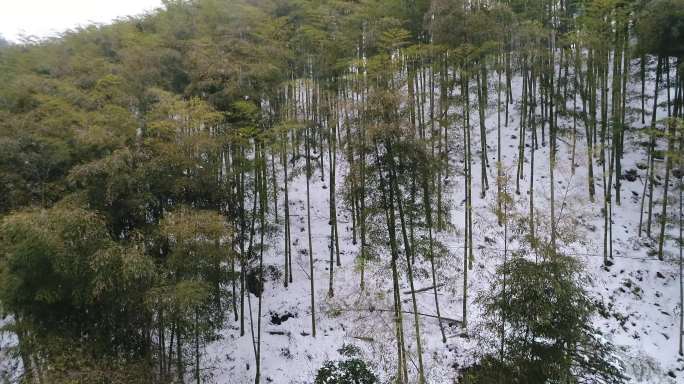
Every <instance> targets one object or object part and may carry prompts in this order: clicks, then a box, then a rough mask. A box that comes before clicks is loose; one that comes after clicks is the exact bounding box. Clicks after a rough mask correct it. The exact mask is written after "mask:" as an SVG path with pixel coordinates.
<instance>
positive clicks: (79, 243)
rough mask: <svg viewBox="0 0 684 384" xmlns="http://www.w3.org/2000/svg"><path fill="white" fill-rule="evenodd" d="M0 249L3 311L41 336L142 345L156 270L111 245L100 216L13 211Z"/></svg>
mask: <svg viewBox="0 0 684 384" xmlns="http://www.w3.org/2000/svg"><path fill="white" fill-rule="evenodd" d="M0 251H1V254H0V257H1V258H0V276H1V278H0V300H1V301H2V303H3V309H4V310H6V311H7V312H9V313H12V314H14V315H15V316H16V317H17V318H19V319H22V320H26V321H29V322H30V323H31V324H34V325H35V326H37V329H36V331H38V332H39V333H44V332H48V333H49V332H58V333H59V334H62V335H66V336H67V337H76V338H78V337H81V335H88V337H89V338H90V339H91V340H93V342H94V343H95V344H96V345H99V346H100V347H102V348H103V349H104V350H115V349H116V348H118V347H119V346H121V345H126V346H128V347H133V346H134V345H136V343H138V342H140V340H138V339H136V337H135V336H134V335H135V334H136V332H135V330H136V329H139V328H138V327H140V326H141V325H142V324H143V323H144V322H145V313H144V311H142V309H143V308H142V307H143V292H144V290H145V289H146V287H149V285H150V283H151V281H153V280H154V278H155V275H156V272H155V268H154V264H153V263H152V261H151V259H149V257H147V256H145V255H144V254H143V253H141V252H140V250H139V249H138V248H136V247H135V246H133V245H129V246H124V245H117V244H115V243H114V242H113V241H112V240H111V238H110V237H109V234H108V232H107V231H106V228H105V225H104V221H103V220H102V217H100V216H98V215H97V214H95V213H93V212H91V211H87V210H85V209H82V208H80V207H78V206H73V205H71V204H68V203H64V204H60V205H57V206H55V207H53V208H50V209H48V210H42V209H33V210H26V211H21V212H17V213H13V214H11V215H9V216H7V217H5V218H4V220H3V221H2V224H1V226H0ZM112 340H116V341H115V342H114V343H112Z"/></svg>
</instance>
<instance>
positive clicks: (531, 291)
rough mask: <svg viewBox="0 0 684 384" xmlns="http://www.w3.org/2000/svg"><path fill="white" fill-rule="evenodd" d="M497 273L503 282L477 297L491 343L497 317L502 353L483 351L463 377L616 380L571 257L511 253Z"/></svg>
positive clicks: (619, 378) (514, 380) (507, 380)
mask: <svg viewBox="0 0 684 384" xmlns="http://www.w3.org/2000/svg"><path fill="white" fill-rule="evenodd" d="M497 272H498V274H499V275H500V276H505V277H506V285H505V287H504V286H503V284H502V283H501V281H500V282H498V283H497V284H496V285H495V289H493V290H492V291H491V292H490V293H487V294H484V295H483V296H482V297H480V298H479V300H480V302H481V303H482V304H483V305H484V309H485V312H484V314H485V318H486V320H487V323H486V325H487V328H488V329H489V331H491V332H492V333H493V334H496V335H497V337H498V338H499V339H498V341H497V343H496V344H500V343H501V339H500V338H501V337H502V335H501V333H500V332H501V329H502V324H501V321H502V319H503V322H504V323H503V329H505V333H504V334H503V338H504V350H503V355H502V356H497V357H494V356H486V357H485V358H484V359H483V360H482V362H481V366H480V367H478V368H476V369H472V370H471V372H468V373H467V375H466V376H467V377H468V380H470V381H468V382H472V383H488V382H491V381H490V380H492V379H493V378H495V377H501V378H503V380H504V381H503V382H505V383H518V382H534V383H544V382H567V381H568V380H573V381H575V380H577V381H580V382H582V381H585V380H594V379H596V380H599V379H600V380H601V382H606V383H620V382H622V380H623V377H622V375H621V373H620V369H619V368H618V366H617V361H616V359H615V357H614V355H613V351H612V347H611V346H610V345H609V344H607V343H606V342H604V341H603V339H602V337H601V335H600V334H598V332H597V330H596V329H594V328H593V327H592V325H591V319H592V316H594V314H595V313H596V307H595V305H594V303H593V302H592V301H591V299H590V298H589V296H588V295H587V293H586V291H585V290H584V288H583V283H582V282H581V281H580V272H581V270H580V266H579V264H578V262H577V261H575V260H574V259H572V258H569V257H567V256H563V255H561V254H557V253H555V252H550V253H548V254H545V255H544V259H543V260H541V261H539V262H533V261H529V260H527V259H525V258H523V257H516V258H513V259H512V260H510V261H509V262H507V263H506V264H505V265H502V266H501V267H499V269H498V270H497ZM504 289H505V291H504Z"/></svg>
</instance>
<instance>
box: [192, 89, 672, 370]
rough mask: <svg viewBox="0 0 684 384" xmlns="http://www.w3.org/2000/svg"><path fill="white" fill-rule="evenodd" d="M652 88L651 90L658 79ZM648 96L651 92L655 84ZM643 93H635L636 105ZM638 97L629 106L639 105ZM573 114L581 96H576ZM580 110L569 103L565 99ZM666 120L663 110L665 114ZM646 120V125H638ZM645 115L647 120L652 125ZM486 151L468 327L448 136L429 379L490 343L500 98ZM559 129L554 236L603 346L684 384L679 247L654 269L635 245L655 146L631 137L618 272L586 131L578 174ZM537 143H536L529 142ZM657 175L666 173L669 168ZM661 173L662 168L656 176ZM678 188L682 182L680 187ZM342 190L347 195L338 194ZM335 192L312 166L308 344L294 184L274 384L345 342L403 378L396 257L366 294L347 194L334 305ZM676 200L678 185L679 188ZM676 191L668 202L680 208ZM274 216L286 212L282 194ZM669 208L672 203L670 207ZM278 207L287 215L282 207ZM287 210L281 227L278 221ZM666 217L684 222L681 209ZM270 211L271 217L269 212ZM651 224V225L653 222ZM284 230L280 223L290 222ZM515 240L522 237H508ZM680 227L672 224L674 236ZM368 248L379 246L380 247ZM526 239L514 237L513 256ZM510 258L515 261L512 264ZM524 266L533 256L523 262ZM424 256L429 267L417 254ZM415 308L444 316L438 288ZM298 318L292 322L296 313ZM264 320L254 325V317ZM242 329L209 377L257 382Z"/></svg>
mask: <svg viewBox="0 0 684 384" xmlns="http://www.w3.org/2000/svg"><path fill="white" fill-rule="evenodd" d="M650 88H651V92H652V84H651V87H650ZM647 89H648V87H647ZM513 92H514V99H516V98H517V97H518V95H519V94H520V79H519V78H518V79H515V81H514V84H513ZM635 97H636V96H635ZM638 102H639V101H638V100H632V102H630V104H636V103H638ZM578 105H580V104H579V98H578ZM569 106H570V107H571V106H572V104H571V103H569ZM515 107H516V106H515V105H510V118H509V122H508V125H507V126H504V122H503V120H504V114H503V112H502V114H501V119H502V123H501V132H502V142H503V143H504V144H503V145H502V148H501V151H502V162H503V164H504V169H506V170H507V173H509V174H512V178H511V179H512V180H513V181H511V182H510V186H509V189H510V192H511V193H514V185H515V181H514V180H515V164H516V160H517V151H518V145H517V135H518V134H519V133H518V129H519V121H518V115H519V112H518V111H517V109H515ZM662 113H664V111H663V110H662V109H661V110H660V111H659V117H660V114H662ZM476 115H477V110H476V109H475V108H473V109H472V111H471V116H472V117H473V120H472V121H471V124H472V126H473V134H472V135H473V138H474V142H473V148H474V149H476V148H479V135H478V134H477V132H478V129H477V128H476V127H478V125H477V124H478V122H477V116H476ZM632 115H633V116H631V119H632V120H631V121H630V125H631V126H633V127H636V128H638V127H639V126H640V125H641V118H640V113H637V112H634V111H632ZM637 115H638V116H637ZM649 119H650V117H648V114H647V120H646V121H647V122H648V121H649ZM486 123H487V124H486V126H487V142H488V144H489V145H488V155H489V158H490V159H489V163H490V166H489V167H488V168H487V169H486V171H487V173H488V178H489V180H490V186H489V190H488V191H487V193H486V195H485V197H484V198H480V191H481V189H480V185H481V183H480V180H481V179H480V163H479V158H480V157H479V152H475V151H474V156H473V157H474V159H473V161H474V162H473V182H472V185H473V195H474V196H473V203H474V208H473V209H474V227H475V228H474V231H473V236H474V244H475V264H474V267H473V269H472V270H470V271H469V281H468V290H469V297H468V312H469V313H468V329H467V332H464V330H463V329H462V328H461V326H460V320H461V318H462V308H463V302H462V300H463V232H464V230H463V228H464V227H463V223H464V212H465V208H464V207H465V204H464V199H463V196H464V178H463V150H462V144H461V143H462V128H459V127H458V126H457V127H454V128H453V131H452V132H454V134H451V137H450V141H451V143H450V148H449V158H450V162H451V170H452V174H451V175H449V178H448V180H447V181H445V185H446V187H445V188H446V189H445V196H446V197H447V198H448V199H449V201H450V206H451V210H450V214H451V222H452V223H453V224H454V227H453V229H452V230H450V231H449V232H447V233H440V234H439V235H438V238H439V240H440V241H441V243H442V244H444V245H445V247H444V252H442V254H441V255H440V256H439V257H438V258H437V259H436V263H437V280H438V282H439V284H440V287H439V289H438V298H439V301H440V303H439V304H440V308H441V314H442V316H443V318H444V319H443V325H444V327H445V333H446V337H447V342H446V343H442V340H441V334H440V328H439V324H438V321H437V319H436V318H433V317H429V316H421V317H420V327H421V338H422V340H423V349H424V353H423V358H424V362H425V368H426V376H427V381H428V383H434V384H442V383H453V382H454V381H455V379H456V378H457V376H458V372H459V369H461V368H464V367H467V366H469V365H471V364H473V363H475V362H477V359H478V357H479V356H481V354H482V353H483V352H486V351H487V350H488V349H487V348H488V347H489V346H488V345H486V344H483V343H484V341H483V339H482V338H481V337H478V335H480V334H481V333H482V332H480V331H481V330H482V327H481V323H482V317H481V310H480V308H479V307H478V304H477V302H476V299H477V297H478V296H479V295H480V294H481V293H484V292H488V291H489V290H490V289H491V286H492V282H493V281H495V279H499V277H498V276H497V275H496V273H495V269H496V267H497V266H498V265H500V263H501V262H502V260H503V248H504V239H503V227H501V226H499V225H497V221H496V216H495V214H494V209H493V207H494V205H495V202H496V139H497V110H496V94H490V106H489V110H488V113H487V118H486ZM559 128H560V129H561V133H560V135H559V137H558V140H559V147H558V152H557V156H558V160H557V165H556V171H555V180H556V182H557V184H556V188H555V196H556V207H557V208H556V211H557V217H558V218H559V221H558V230H559V237H560V238H563V239H564V241H565V244H564V245H563V246H561V250H562V251H563V252H565V253H566V254H569V255H573V256H574V257H576V258H577V259H578V260H580V261H581V262H582V263H583V264H584V266H585V269H586V278H587V287H586V288H587V289H588V291H589V292H590V294H591V295H592V298H593V299H595V300H596V301H597V302H598V303H599V306H600V307H601V308H602V310H601V311H600V314H598V315H596V316H595V320H594V325H595V326H597V327H598V329H600V331H601V332H602V334H603V336H604V337H605V339H606V340H607V341H609V342H611V343H613V344H614V345H615V347H616V355H617V357H618V358H619V359H620V360H621V362H622V366H623V372H624V374H625V375H626V376H628V377H629V380H630V382H633V383H644V384H645V383H649V384H657V383H676V382H684V360H682V359H681V358H680V357H679V356H678V354H677V348H678V337H679V336H678V331H679V326H678V321H679V315H678V313H679V312H678V311H679V308H678V301H679V274H678V265H677V260H678V253H677V252H678V248H677V247H676V243H675V241H674V240H669V241H667V242H666V248H665V261H662V262H661V261H659V260H658V259H657V256H656V255H655V253H654V249H656V248H657V243H656V242H655V241H653V240H648V239H646V238H645V237H639V236H638V233H637V231H638V225H639V224H638V223H639V212H640V203H641V195H642V192H643V188H644V187H643V182H644V180H645V172H646V171H645V169H641V168H640V167H639V166H638V165H640V164H639V163H644V162H645V161H646V151H645V148H644V147H643V146H641V145H640V141H642V139H643V137H641V136H640V134H639V133H637V132H636V128H634V129H633V130H631V131H630V132H629V133H628V134H627V136H626V142H625V148H626V149H625V157H624V159H623V169H624V170H625V173H626V172H627V171H630V172H634V171H636V176H637V177H636V179H635V180H634V181H629V180H627V179H623V180H622V182H623V184H622V196H621V200H620V205H619V206H617V205H615V204H614V206H613V217H612V220H613V255H614V258H613V260H612V262H613V265H612V266H610V267H607V268H606V267H604V266H603V235H604V231H603V228H604V217H603V215H602V209H603V199H602V196H603V186H602V178H601V176H602V173H601V166H600V165H599V164H598V162H594V174H595V185H596V200H595V202H591V201H590V200H589V195H588V187H587V183H588V182H587V173H586V170H587V166H586V164H587V154H586V147H585V140H584V135H583V132H584V128H583V125H582V124H581V122H579V121H578V122H577V130H578V133H577V145H576V155H575V172H574V174H573V172H572V162H571V158H572V145H571V143H572V119H571V118H568V117H565V118H562V117H561V118H559ZM528 142H529V138H528ZM548 151H549V147H548V145H546V146H542V145H541V143H540V145H539V149H538V150H537V151H535V166H534V168H535V172H534V176H535V180H534V200H535V202H534V204H535V210H536V212H537V216H538V220H539V228H540V229H539V236H540V237H543V236H545V235H546V234H547V233H548V231H545V230H544V227H545V226H546V227H548V213H547V212H548V210H549V202H550V192H549V191H550V189H549V182H548V180H549V152H548ZM529 157H530V151H529V147H527V148H526V149H525V166H524V177H523V179H521V180H520V183H521V184H520V195H515V194H514V195H513V196H514V199H515V203H514V207H513V209H512V216H515V215H520V216H525V215H527V214H528V210H529V190H530V182H529V174H530V173H529V168H530V164H529V161H530V158H529ZM657 167H660V168H662V167H664V165H663V162H662V161H660V162H658V164H657ZM346 172H347V164H346V163H345V161H344V159H343V156H342V154H339V160H338V171H337V174H338V180H342V179H343V177H342V175H345V174H346ZM660 172H661V173H662V169H661V171H660ZM673 186H674V184H673ZM342 187H343V186H342V183H341V182H340V183H339V185H338V191H341V190H342ZM328 188H329V185H328V178H327V169H326V178H325V181H321V177H320V173H319V172H318V171H317V172H316V173H315V174H314V176H313V177H312V178H311V207H312V210H311V215H312V237H313V254H314V269H315V272H314V282H315V300H316V322H317V331H318V334H317V336H316V338H313V337H312V336H311V311H310V281H309V279H308V268H309V266H308V262H309V260H308V259H309V258H308V253H307V230H306V228H307V223H306V206H305V202H306V195H305V192H306V179H305V176H304V175H303V174H302V175H299V176H297V177H296V178H295V179H294V180H293V181H292V185H291V187H290V205H291V206H290V212H291V223H292V229H291V232H292V251H293V272H294V282H293V283H292V284H291V285H290V286H289V287H288V288H284V287H283V281H282V278H283V277H282V276H279V275H278V273H275V274H271V277H270V278H268V281H267V282H266V288H265V292H264V296H263V306H264V307H263V308H264V310H263V312H262V326H263V328H262V329H263V339H262V347H261V351H262V378H264V379H265V381H264V382H273V383H286V384H289V383H312V382H313V379H314V377H315V373H316V371H317V369H318V368H319V367H320V366H321V365H322V364H323V362H324V361H325V360H337V359H341V358H342V356H341V355H340V353H339V352H338V349H340V348H341V347H342V346H343V345H355V346H357V347H359V348H360V350H361V351H362V358H363V359H364V360H366V361H368V362H370V365H371V367H372V369H373V370H374V371H375V372H376V373H377V374H378V375H379V376H380V377H381V379H383V380H387V379H388V378H389V377H390V374H391V373H392V372H394V371H395V369H396V368H395V363H396V356H395V355H396V352H395V345H396V344H395V341H394V340H395V334H394V323H393V318H392V312H391V311H390V310H391V309H392V299H391V298H392V294H391V292H392V291H391V289H392V284H391V272H390V268H389V263H388V262H387V258H381V260H377V261H371V262H369V263H367V265H366V289H365V290H364V291H361V290H360V289H359V270H358V267H357V265H356V262H355V258H356V256H357V254H358V247H359V246H358V244H356V245H354V244H353V243H352V230H351V218H350V214H349V210H348V208H347V207H346V206H345V203H344V200H343V198H342V196H341V195H340V196H338V198H337V201H338V216H339V219H338V223H339V236H340V254H341V262H342V266H341V267H335V269H334V272H335V273H334V288H335V295H334V297H332V298H331V297H328V282H329V271H328V266H329V255H330V249H329V244H330V240H329V239H330V237H329V236H330V226H329V214H328V212H329V208H328V197H329V190H328ZM671 191H676V188H671ZM661 194H662V191H661V190H660V189H657V190H656V205H655V208H654V212H660V209H661V208H660V207H661V205H660V204H659V202H660V196H661ZM674 195H675V193H674V192H672V193H671V196H673V197H672V200H671V201H674V200H676V197H675V196H674ZM280 199H281V200H280V202H279V207H280V208H282V204H283V202H282V193H280ZM671 207H675V204H674V203H673V204H672V205H671ZM280 208H279V209H280ZM281 212H282V209H280V212H279V220H280V222H279V225H282V214H281ZM670 214H671V215H673V217H674V215H676V214H677V212H676V210H674V208H673V209H672V210H671V213H670ZM271 215H273V212H271ZM644 220H645V219H644ZM514 225H516V224H515V220H512V221H511V226H514ZM281 228H282V227H281ZM659 229H660V225H659V222H658V221H655V222H654V224H653V237H654V238H656V234H657V233H658V231H659ZM509 230H510V232H511V234H512V233H513V232H515V230H516V228H510V229H509ZM676 230H677V228H676V226H674V225H672V226H671V227H668V232H669V233H670V234H672V235H674V234H675V231H676ZM267 243H268V245H269V248H268V249H267V251H266V253H265V255H264V263H265V265H266V266H268V267H270V266H273V267H275V268H270V269H271V270H275V269H278V270H282V264H283V262H284V256H283V255H284V253H283V238H282V230H280V231H279V232H278V235H276V236H275V237H272V238H269V239H268V241H267ZM371 246H372V244H371ZM518 247H519V244H518V243H517V241H516V240H515V239H514V236H512V235H511V236H510V237H509V240H508V249H509V252H514V251H516V250H517V248H518ZM511 254H512V253H508V255H509V257H510V255H511ZM528 257H529V255H528ZM417 259H420V257H418V258H417ZM415 270H416V272H415V276H416V277H415V279H416V281H415V287H416V290H418V289H421V288H426V287H430V286H432V280H431V276H430V273H429V272H430V266H429V263H428V262H426V261H424V260H423V261H422V262H417V263H416V265H415ZM401 291H402V299H403V303H404V304H403V305H404V307H403V309H404V310H407V311H410V310H411V308H410V306H411V301H410V290H409V286H408V279H406V278H405V276H402V279H401ZM416 296H417V300H418V308H419V313H422V314H428V315H435V314H436V310H435V305H434V296H433V293H432V290H427V291H423V292H421V293H418V294H417V295H416ZM255 303H256V297H252V309H253V310H254V316H256V304H255ZM289 315H291V316H289ZM254 321H255V324H256V318H255V319H254ZM238 325H239V324H238V323H237V322H231V323H230V326H229V327H228V328H226V329H225V330H223V331H222V338H221V339H220V340H218V341H216V342H213V343H212V344H210V345H209V347H208V348H207V350H206V351H205V353H206V355H205V358H204V364H205V367H206V368H207V371H208V372H212V375H213V377H214V381H215V382H217V383H240V384H241V383H249V382H252V381H253V377H254V352H253V348H252V345H251V343H252V338H251V336H250V328H249V319H247V323H246V326H247V328H246V334H245V336H243V337H239V329H238ZM414 330H415V328H414V324H413V316H412V315H410V314H405V315H404V331H405V333H406V341H407V344H408V345H407V348H408V349H409V360H410V362H409V366H410V368H411V369H412V371H413V374H411V377H415V371H416V367H417V359H416V348H415V347H416V343H415V332H414Z"/></svg>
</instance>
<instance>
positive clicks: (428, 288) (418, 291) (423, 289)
mask: <svg viewBox="0 0 684 384" xmlns="http://www.w3.org/2000/svg"><path fill="white" fill-rule="evenodd" d="M442 286H444V283H442V284H437V288H440V287H442ZM434 288H435V286H434V285H432V286H429V287H425V288H421V289H416V290H415V291H413V292H415V293H420V292H425V291H429V290H431V289H434ZM410 293H411V291H410V290H408V291H404V295H408V294H410Z"/></svg>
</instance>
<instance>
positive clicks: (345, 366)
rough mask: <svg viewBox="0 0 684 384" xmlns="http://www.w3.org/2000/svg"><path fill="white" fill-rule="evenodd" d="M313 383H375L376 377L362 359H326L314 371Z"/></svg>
mask: <svg viewBox="0 0 684 384" xmlns="http://www.w3.org/2000/svg"><path fill="white" fill-rule="evenodd" d="M314 383H315V384H375V383H378V379H377V377H376V376H375V374H373V372H372V371H371V370H370V369H369V368H368V367H367V366H366V363H365V362H364V361H363V360H360V359H357V358H353V359H348V360H342V361H337V362H332V361H326V362H325V363H323V366H322V367H321V368H319V369H318V372H317V373H316V379H315V380H314Z"/></svg>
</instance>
